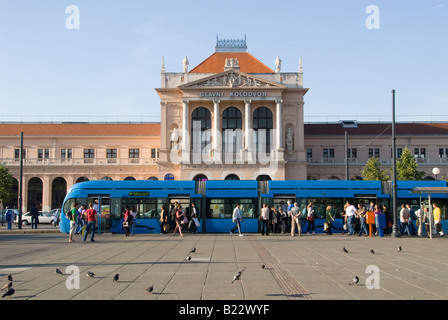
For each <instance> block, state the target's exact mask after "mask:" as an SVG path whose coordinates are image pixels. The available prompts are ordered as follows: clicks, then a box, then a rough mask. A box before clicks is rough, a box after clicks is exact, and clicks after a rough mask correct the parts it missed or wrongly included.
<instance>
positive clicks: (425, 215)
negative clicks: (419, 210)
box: [423, 207, 434, 236]
mask: <svg viewBox="0 0 448 320" xmlns="http://www.w3.org/2000/svg"><path fill="white" fill-rule="evenodd" d="M423 221H424V223H425V230H426V234H427V235H428V236H429V235H430V234H431V232H432V231H431V230H432V225H431V224H432V221H434V219H432V217H431V213H430V212H429V208H427V207H425V208H424V209H423Z"/></svg>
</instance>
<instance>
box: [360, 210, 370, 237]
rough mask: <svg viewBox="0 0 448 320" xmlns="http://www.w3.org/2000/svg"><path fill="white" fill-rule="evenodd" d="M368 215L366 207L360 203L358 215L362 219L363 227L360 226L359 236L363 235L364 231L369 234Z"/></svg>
mask: <svg viewBox="0 0 448 320" xmlns="http://www.w3.org/2000/svg"><path fill="white" fill-rule="evenodd" d="M366 215H367V210H366V208H365V207H364V205H363V204H362V203H358V217H359V220H360V221H361V227H360V228H359V233H358V236H362V232H363V231H364V232H365V234H366V236H368V235H369V231H367V224H366Z"/></svg>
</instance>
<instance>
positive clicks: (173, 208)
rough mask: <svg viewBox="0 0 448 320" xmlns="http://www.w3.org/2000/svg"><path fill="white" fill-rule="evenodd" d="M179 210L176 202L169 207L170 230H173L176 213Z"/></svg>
mask: <svg viewBox="0 0 448 320" xmlns="http://www.w3.org/2000/svg"><path fill="white" fill-rule="evenodd" d="M178 209H179V203H178V202H177V201H176V202H175V203H174V204H173V203H172V204H171V205H170V221H169V223H170V229H171V230H174V228H175V227H176V212H177V210H178Z"/></svg>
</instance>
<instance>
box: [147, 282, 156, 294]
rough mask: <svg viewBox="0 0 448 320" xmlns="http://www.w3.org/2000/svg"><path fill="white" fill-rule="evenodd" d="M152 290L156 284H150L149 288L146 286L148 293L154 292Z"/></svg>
mask: <svg viewBox="0 0 448 320" xmlns="http://www.w3.org/2000/svg"><path fill="white" fill-rule="evenodd" d="M152 290H154V285H153V284H152V285H150V286H149V287H148V288H146V290H145V292H146V293H152Z"/></svg>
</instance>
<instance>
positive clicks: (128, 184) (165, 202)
mask: <svg viewBox="0 0 448 320" xmlns="http://www.w3.org/2000/svg"><path fill="white" fill-rule="evenodd" d="M414 187H447V183H446V182H445V181H398V183H397V200H398V203H397V205H398V206H401V204H402V203H409V204H411V206H412V207H413V208H414V209H418V208H419V204H420V202H421V201H426V200H427V199H426V198H425V195H419V194H413V193H411V191H412V189H413V188H414ZM391 192H392V188H391V185H390V183H384V182H379V181H335V180H327V181H289V180H287V181H254V180H250V181H249V180H247V181H244V180H229V181H227V180H224V181H211V180H210V181H200V182H198V181H153V180H144V181H103V180H101V181H89V182H82V183H77V184H75V185H73V186H72V188H71V189H70V190H69V191H68V193H67V195H66V198H65V200H64V203H63V207H62V215H61V223H60V231H61V232H65V233H68V232H69V229H70V228H69V221H68V219H67V218H66V217H65V213H66V212H67V211H69V210H70V209H71V207H72V205H73V203H74V202H78V203H79V204H80V205H86V206H88V204H89V203H94V206H95V208H96V210H97V212H98V213H99V215H98V224H97V228H98V230H97V232H100V233H104V232H111V233H121V232H124V231H123V228H122V222H123V217H124V211H125V208H126V206H129V207H135V208H136V210H137V212H138V215H137V219H136V228H135V233H160V232H161V230H160V220H159V219H160V211H161V208H162V206H165V208H166V209H167V210H168V212H169V208H170V205H171V204H173V203H175V202H178V203H180V204H181V205H182V206H183V207H184V208H189V207H190V205H191V204H192V203H195V205H196V207H197V208H198V210H199V215H200V217H199V220H200V227H199V228H198V230H197V232H210V233H220V232H228V231H229V230H230V229H231V228H232V227H233V225H234V224H233V222H232V213H233V209H234V208H235V206H236V204H237V203H240V209H241V211H242V215H243V219H244V223H243V224H242V231H243V232H245V233H250V232H258V231H259V228H260V226H259V221H258V216H259V213H260V208H261V206H262V204H263V203H266V204H268V205H270V206H275V207H279V206H282V205H285V204H286V203H287V201H290V202H291V203H294V202H297V203H298V205H299V206H300V208H301V209H303V208H305V207H306V206H307V204H308V203H310V202H313V203H314V210H315V217H316V220H315V226H316V229H315V232H316V233H318V232H322V227H323V224H324V218H325V211H326V208H327V206H328V205H332V208H333V215H334V216H335V217H336V221H335V223H334V224H333V227H334V229H335V230H334V232H342V224H343V223H342V210H343V207H344V204H345V202H346V201H347V200H350V201H351V202H353V203H355V204H356V203H359V202H362V203H364V204H366V205H367V204H369V203H370V202H374V203H378V204H381V205H383V204H385V205H386V206H387V207H388V208H391V204H392V195H391ZM431 198H432V201H433V202H438V203H439V206H440V207H441V209H442V219H443V220H446V219H447V209H448V196H447V194H437V195H432V196H431ZM446 222H447V221H444V222H443V228H444V229H448V228H447V227H448V226H446ZM303 228H304V229H303ZM303 228H302V232H306V231H307V226H303ZM447 231H448V230H447Z"/></svg>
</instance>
